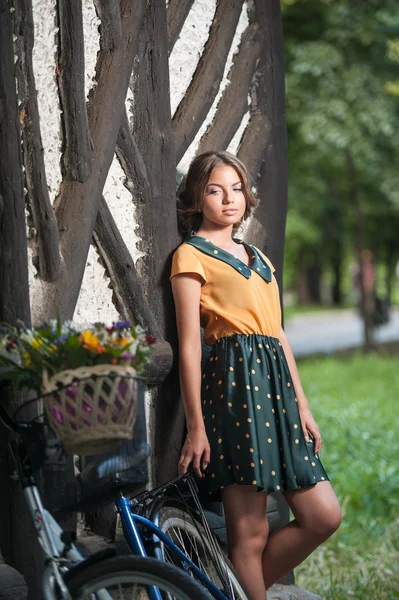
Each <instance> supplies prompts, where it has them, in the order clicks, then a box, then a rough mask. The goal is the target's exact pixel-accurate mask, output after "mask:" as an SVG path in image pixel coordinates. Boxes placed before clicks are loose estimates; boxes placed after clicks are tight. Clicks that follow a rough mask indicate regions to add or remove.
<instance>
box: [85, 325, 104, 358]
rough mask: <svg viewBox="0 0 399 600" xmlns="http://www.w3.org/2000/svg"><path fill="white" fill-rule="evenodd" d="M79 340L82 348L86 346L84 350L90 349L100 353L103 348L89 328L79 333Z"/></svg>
mask: <svg viewBox="0 0 399 600" xmlns="http://www.w3.org/2000/svg"><path fill="white" fill-rule="evenodd" d="M79 342H80V343H81V344H82V346H83V348H86V350H90V351H91V352H97V353H98V354H101V353H102V352H104V350H105V348H104V346H102V345H101V344H100V342H99V339H98V337H97V336H96V335H94V333H93V332H92V331H90V330H87V331H83V332H82V333H81V334H80V336H79Z"/></svg>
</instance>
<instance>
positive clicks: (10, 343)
mask: <svg viewBox="0 0 399 600" xmlns="http://www.w3.org/2000/svg"><path fill="white" fill-rule="evenodd" d="M15 344H16V341H15V340H13V339H12V338H8V339H7V343H6V350H7V352H9V351H10V350H12V349H13V348H14V346H15Z"/></svg>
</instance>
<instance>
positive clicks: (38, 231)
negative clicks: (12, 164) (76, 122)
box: [14, 0, 61, 281]
mask: <svg viewBox="0 0 399 600" xmlns="http://www.w3.org/2000/svg"><path fill="white" fill-rule="evenodd" d="M14 8H15V11H14V23H15V36H16V39H15V46H16V49H17V55H18V60H17V62H16V65H15V68H16V77H17V81H18V99H19V103H20V105H19V121H20V125H21V131H22V142H23V145H22V148H23V161H24V166H25V181H26V188H27V190H28V193H27V202H28V206H29V209H30V212H31V215H32V220H33V225H34V229H35V251H36V268H37V270H38V273H39V276H40V277H41V279H43V280H45V281H54V280H55V279H57V277H58V275H59V273H60V268H61V262H60V251H59V236H58V227H57V221H56V218H55V216H54V212H53V208H52V206H51V202H50V197H49V193H48V187H47V178H46V170H45V165H44V154H43V144H42V138H41V132H40V117H39V108H38V103H37V91H36V85H35V76H34V72H33V62H32V51H33V43H34V29H33V16H32V2H31V0H15V1H14Z"/></svg>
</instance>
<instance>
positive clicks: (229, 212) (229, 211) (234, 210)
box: [222, 208, 238, 215]
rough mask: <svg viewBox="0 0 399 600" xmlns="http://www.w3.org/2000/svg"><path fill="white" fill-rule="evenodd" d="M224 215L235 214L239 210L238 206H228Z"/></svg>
mask: <svg viewBox="0 0 399 600" xmlns="http://www.w3.org/2000/svg"><path fill="white" fill-rule="evenodd" d="M222 212H223V214H224V215H235V214H236V212H238V210H237V209H236V208H228V209H227V210H223V211H222Z"/></svg>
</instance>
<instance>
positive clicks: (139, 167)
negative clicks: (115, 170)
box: [116, 110, 151, 203]
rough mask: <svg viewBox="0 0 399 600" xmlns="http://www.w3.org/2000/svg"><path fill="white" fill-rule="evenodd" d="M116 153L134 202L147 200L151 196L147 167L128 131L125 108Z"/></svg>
mask: <svg viewBox="0 0 399 600" xmlns="http://www.w3.org/2000/svg"><path fill="white" fill-rule="evenodd" d="M116 155H117V157H118V159H119V162H120V164H121V167H122V169H123V171H124V173H125V175H126V182H125V186H126V188H127V189H128V190H129V192H130V193H131V194H132V195H133V196H134V200H135V202H139V203H143V202H144V203H145V202H148V201H149V199H150V196H151V187H150V183H149V181H148V174H147V169H146V167H145V164H144V161H143V157H142V156H141V153H140V150H139V148H138V146H137V144H136V141H135V139H134V137H133V134H132V132H131V131H130V126H129V120H128V116H127V114H126V110H125V111H124V113H123V115H122V120H121V124H120V127H119V133H118V139H117V141H116Z"/></svg>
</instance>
